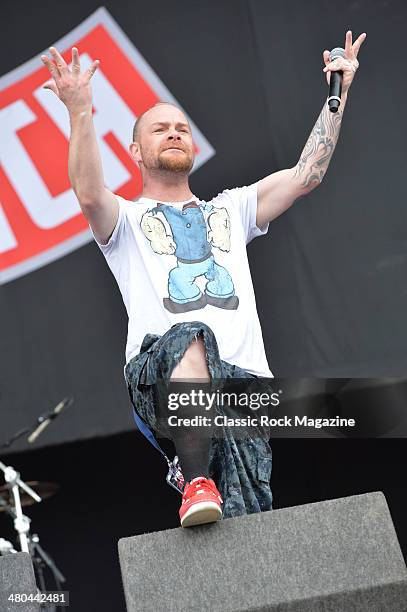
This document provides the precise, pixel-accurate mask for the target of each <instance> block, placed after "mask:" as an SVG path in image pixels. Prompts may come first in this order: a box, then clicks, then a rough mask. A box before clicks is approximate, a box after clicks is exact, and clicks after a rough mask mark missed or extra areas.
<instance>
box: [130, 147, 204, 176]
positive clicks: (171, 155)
mask: <svg viewBox="0 0 407 612" xmlns="http://www.w3.org/2000/svg"><path fill="white" fill-rule="evenodd" d="M174 148H177V145H174ZM140 154H141V158H142V160H143V165H144V167H145V168H146V169H147V170H165V171H167V172H174V173H184V174H185V173H186V174H188V173H189V171H190V170H191V168H192V166H193V163H194V156H193V153H191V152H190V151H188V150H186V149H185V148H182V150H181V147H179V149H178V150H176V151H175V150H174V149H171V147H168V146H167V147H166V148H165V149H162V150H161V151H160V152H159V153H158V154H154V153H153V152H152V151H148V152H147V151H145V150H143V147H142V146H141V145H140Z"/></svg>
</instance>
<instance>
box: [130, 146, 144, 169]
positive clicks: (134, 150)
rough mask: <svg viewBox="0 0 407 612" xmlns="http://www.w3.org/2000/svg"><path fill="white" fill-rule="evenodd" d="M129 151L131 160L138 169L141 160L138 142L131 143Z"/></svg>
mask: <svg viewBox="0 0 407 612" xmlns="http://www.w3.org/2000/svg"><path fill="white" fill-rule="evenodd" d="M129 151H130V155H131V157H132V158H133V160H134V161H135V162H136V164H137V165H138V166H139V167H140V162H141V161H142V159H141V154H140V145H139V143H138V142H132V143H131V145H130V146H129Z"/></svg>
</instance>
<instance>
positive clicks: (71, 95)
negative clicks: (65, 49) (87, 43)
mask: <svg viewBox="0 0 407 612" xmlns="http://www.w3.org/2000/svg"><path fill="white" fill-rule="evenodd" d="M50 53H51V55H52V59H53V60H54V61H51V60H50V59H49V58H48V57H47V56H46V55H42V56H41V59H42V61H43V62H44V64H45V65H46V66H47V68H48V70H49V71H50V73H51V79H50V80H49V81H47V82H46V83H45V84H44V85H43V87H44V88H45V89H51V91H53V92H54V93H55V94H56V95H57V96H58V98H59V99H60V100H61V101H62V102H63V103H64V104H65V106H66V107H67V109H68V112H69V118H70V123H71V137H70V142H69V161H68V169H69V179H70V181H71V185H72V189H73V190H74V192H75V194H76V197H77V198H78V201H79V204H80V207H81V209H82V212H83V214H84V215H85V217H86V219H87V220H88V222H89V223H90V225H91V227H92V230H93V233H94V234H95V237H96V239H97V240H98V241H99V242H101V243H104V244H105V243H107V242H108V240H109V238H110V235H111V234H112V232H113V230H114V228H115V225H116V223H117V219H118V216H119V204H118V201H117V199H116V197H115V195H114V194H113V193H112V192H111V191H109V190H108V189H107V188H106V187H105V185H104V180H103V169H102V162H101V159H100V153H99V149H98V145H97V140H96V134H95V128H94V125H93V119H92V90H91V85H90V80H91V78H92V76H93V74H94V73H95V71H96V69H97V67H98V65H99V61H98V60H95V61H94V62H93V63H92V65H91V66H90V67H89V68H88V70H86V71H85V72H83V73H81V66H80V61H79V53H78V50H77V49H76V48H75V47H74V48H73V49H72V70H70V69H69V67H68V66H67V64H66V62H65V60H64V59H63V57H62V56H61V54H60V53H59V52H58V51H57V49H55V47H51V48H50ZM54 62H55V63H54Z"/></svg>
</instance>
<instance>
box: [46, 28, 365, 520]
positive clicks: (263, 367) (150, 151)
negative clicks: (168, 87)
mask: <svg viewBox="0 0 407 612" xmlns="http://www.w3.org/2000/svg"><path fill="white" fill-rule="evenodd" d="M365 37H366V35H365V34H361V35H360V36H359V38H358V39H357V40H356V41H355V43H353V44H352V33H351V32H350V31H348V32H347V34H346V41H345V57H344V58H339V59H337V60H335V62H333V63H330V62H329V52H328V51H324V53H323V59H324V63H325V68H324V71H325V72H326V73H327V81H328V82H329V74H330V72H331V71H335V70H341V71H343V84H342V97H341V105H340V109H339V112H337V113H336V114H332V113H331V112H330V111H329V109H328V107H327V105H326V104H324V106H323V109H322V112H321V114H320V116H319V118H318V120H317V122H316V124H315V126H314V128H313V130H312V132H311V134H310V136H309V138H308V141H307V143H306V145H305V148H304V150H303V152H302V154H301V156H300V159H299V161H298V163H297V164H296V165H295V166H294V167H293V168H288V169H286V170H281V171H279V172H275V173H273V174H271V175H270V176H267V177H266V178H263V179H262V180H260V181H259V182H258V183H256V184H254V185H250V186H249V187H242V188H236V189H230V190H225V191H223V192H222V193H221V194H219V195H218V196H217V197H216V198H214V199H213V200H211V201H210V202H204V201H202V200H199V199H198V198H197V197H196V196H195V195H194V194H193V193H192V192H191V190H190V187H189V180H188V176H189V172H190V170H191V168H192V165H193V161H194V147H193V140H192V134H191V129H190V126H189V123H188V121H187V119H186V117H185V115H184V114H183V112H182V111H181V110H180V109H178V108H177V107H176V106H174V105H173V104H169V103H159V104H158V105H155V106H153V107H152V108H150V109H147V111H146V112H145V113H143V114H142V115H141V116H140V117H139V118H138V120H137V122H136V125H135V128H134V133H133V142H132V144H131V145H130V154H131V156H132V158H133V160H134V161H135V163H136V164H137V165H138V167H139V169H140V172H141V176H142V181H143V190H142V194H141V196H140V197H139V198H138V200H137V201H136V202H128V201H126V200H124V199H123V198H121V197H119V196H117V195H114V194H113V193H112V192H110V191H109V190H108V189H107V188H106V187H105V185H104V181H103V173H102V166H101V161H100V156H99V152H98V148H97V142H96V137H95V131H94V127H93V122H92V94H91V86H90V81H91V78H92V76H93V74H94V73H95V71H96V69H97V67H98V65H99V62H98V60H95V61H94V62H93V64H92V65H91V67H90V68H89V69H88V70H87V71H86V72H84V73H81V67H80V62H79V54H78V50H77V49H76V48H73V49H72V69H69V68H68V66H67V65H66V62H65V61H64V59H63V58H62V57H61V55H60V54H59V52H58V51H57V50H56V49H55V48H53V47H51V49H50V52H51V55H52V58H53V60H54V61H53V62H52V61H50V59H49V58H48V57H47V56H42V58H41V59H42V61H43V62H44V64H45V65H46V66H47V67H48V69H49V71H50V73H51V77H52V78H51V79H50V81H48V82H47V83H46V84H45V85H44V87H46V88H49V89H51V90H52V91H53V92H54V93H55V94H56V95H58V97H59V98H60V99H61V100H62V102H64V104H65V105H66V106H67V108H68V111H69V116H70V121H71V138H70V147H69V177H70V180H71V184H72V187H73V189H74V191H75V193H76V196H77V198H78V201H79V204H80V206H81V209H82V211H83V213H84V215H85V217H86V218H87V220H88V222H89V225H90V227H91V229H92V232H93V235H94V238H95V240H96V242H97V243H98V245H99V247H100V249H101V250H102V252H103V254H104V256H105V258H106V260H107V263H108V265H109V267H110V269H111V271H112V273H113V274H114V276H115V278H116V280H117V282H118V285H119V288H120V290H121V293H122V296H123V300H124V303H125V305H126V309H127V313H128V316H129V329H128V338H127V347H126V366H125V379H126V382H127V385H128V390H129V394H130V398H131V400H132V403H133V406H134V408H135V411H136V417H137V418H138V419H139V421H138V422H139V423H141V425H142V426H143V425H144V426H146V425H147V426H148V427H149V428H150V430H153V431H154V432H155V433H158V434H160V435H162V436H165V437H170V438H171V439H172V440H173V441H174V443H175V448H176V451H177V455H178V457H179V458H180V461H181V466H182V472H183V475H184V478H185V481H186V484H185V487H184V489H183V500H182V504H181V508H180V519H181V525H182V526H184V527H187V526H191V525H196V524H202V523H208V522H213V521H216V520H218V519H219V518H220V517H221V516H222V504H223V516H224V517H229V516H237V515H239V514H244V513H250V512H258V511H262V510H269V509H270V508H271V503H272V495H271V490H270V474H271V449H270V446H269V444H268V440H267V439H264V437H263V438H262V437H259V438H253V437H246V438H237V437H235V436H234V434H233V432H232V430H231V428H228V427H224V429H223V432H222V436H221V437H220V438H217V437H216V436H210V435H196V434H195V433H194V430H193V428H189V429H188V428H187V429H186V428H184V427H179V428H174V429H173V430H170V427H169V426H168V423H167V425H166V424H165V422H164V420H163V419H160V418H159V405H158V404H159V401H158V398H157V394H156V391H157V385H158V383H159V382H160V381H162V380H164V381H167V382H168V383H169V385H170V384H171V381H172V383H174V382H175V381H177V380H180V379H182V380H187V381H189V380H191V381H197V380H199V381H201V382H203V383H204V382H210V381H211V380H214V379H227V378H247V379H250V378H251V379H252V380H253V379H254V378H257V377H260V376H262V377H272V374H271V372H270V370H269V367H268V364H267V359H266V356H265V351H264V346H263V339H262V335H261V328H260V323H259V320H258V316H257V311H256V304H255V297H254V292H253V286H252V282H251V277H250V271H249V266H248V261H247V254H246V244H247V243H248V242H249V241H250V240H252V239H253V238H255V237H256V236H259V235H262V234H265V233H266V232H267V230H268V225H269V222H270V221H272V220H273V219H275V218H276V217H277V216H278V215H280V214H281V213H283V212H284V211H285V210H287V208H289V207H290V206H291V205H292V204H293V202H294V201H295V200H297V199H298V198H300V197H302V196H304V195H306V194H307V193H309V192H310V191H312V189H314V188H315V187H316V186H317V185H319V184H320V183H321V181H322V179H323V177H324V175H325V172H326V170H327V168H328V164H329V162H330V159H331V157H332V154H333V151H334V149H335V145H336V142H337V139H338V135H339V130H340V125H341V121H342V115H343V110H344V107H345V105H346V101H347V96H348V90H349V87H350V85H351V83H352V80H353V77H354V74H355V72H356V70H357V68H358V61H357V55H358V52H359V48H360V46H361V44H362V42H363V41H364V39H365ZM200 410H201V412H202V407H200ZM177 416H178V417H180V418H181V417H185V416H189V417H191V416H199V410H197V408H196V407H194V406H193V405H192V402H190V403H189V404H188V405H187V406H186V407H185V406H184V407H182V406H180V407H179V409H178V411H177ZM148 433H150V432H148ZM211 433H213V432H212V430H211ZM154 442H155V440H154ZM215 482H216V484H215ZM218 487H219V489H220V491H221V493H220V492H219V490H218Z"/></svg>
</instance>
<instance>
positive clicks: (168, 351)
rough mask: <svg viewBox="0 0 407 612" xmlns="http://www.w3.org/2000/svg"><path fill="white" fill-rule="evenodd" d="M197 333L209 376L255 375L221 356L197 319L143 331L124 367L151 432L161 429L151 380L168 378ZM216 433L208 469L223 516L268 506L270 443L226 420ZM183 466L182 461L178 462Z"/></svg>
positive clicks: (208, 331) (211, 335)
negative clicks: (242, 434) (237, 431)
mask: <svg viewBox="0 0 407 612" xmlns="http://www.w3.org/2000/svg"><path fill="white" fill-rule="evenodd" d="M198 335H201V337H203V340H204V343H205V350H206V358H207V365H208V370H209V374H210V376H211V379H227V378H252V379H253V378H257V377H256V376H254V374H249V373H248V372H246V371H245V370H243V369H241V368H239V367H238V366H235V365H232V364H230V363H227V362H226V361H223V360H221V359H220V356H219V350H218V345H217V342H216V338H215V335H214V333H213V331H212V330H211V329H210V327H208V326H207V325H206V324H205V323H202V322H199V321H192V322H182V323H177V324H176V325H173V326H172V327H171V329H169V330H168V331H167V332H166V333H165V334H163V335H162V336H158V335H156V334H146V336H145V337H144V340H143V343H142V346H141V349H140V352H139V353H138V355H136V356H135V357H133V359H131V360H130V362H129V363H128V364H127V366H126V368H125V376H126V381H127V385H128V390H129V395H130V399H131V402H132V404H133V407H134V409H135V410H136V411H137V413H138V415H139V416H140V417H141V419H142V420H143V421H144V422H145V423H146V424H147V426H148V427H149V428H150V429H151V430H152V431H153V432H155V433H156V434H158V435H162V432H161V431H160V427H159V425H158V419H157V406H156V403H155V401H154V393H153V385H155V384H156V382H157V381H158V380H169V379H170V377H171V374H172V372H173V369H174V368H175V366H176V365H177V364H178V363H179V361H180V360H181V358H182V357H183V355H184V352H185V351H186V349H187V348H188V346H189V345H190V344H191V342H192V341H193V340H194V338H196V337H197V336H198ZM223 429H224V431H223V435H222V437H220V438H212V440H211V447H210V456H209V475H210V477H211V478H213V480H214V481H215V483H216V485H217V487H218V489H219V492H220V494H221V496H222V498H223V501H224V505H223V517H224V518H229V517H232V516H240V515H242V514H251V513H254V512H262V511H264V510H271V509H272V492H271V488H270V477H271V467H272V456H271V448H270V445H269V441H268V438H267V437H264V436H263V437H251V438H244V439H240V438H235V437H234V435H233V431H232V428H230V427H227V426H225V427H224V428H223ZM181 467H182V466H181Z"/></svg>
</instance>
